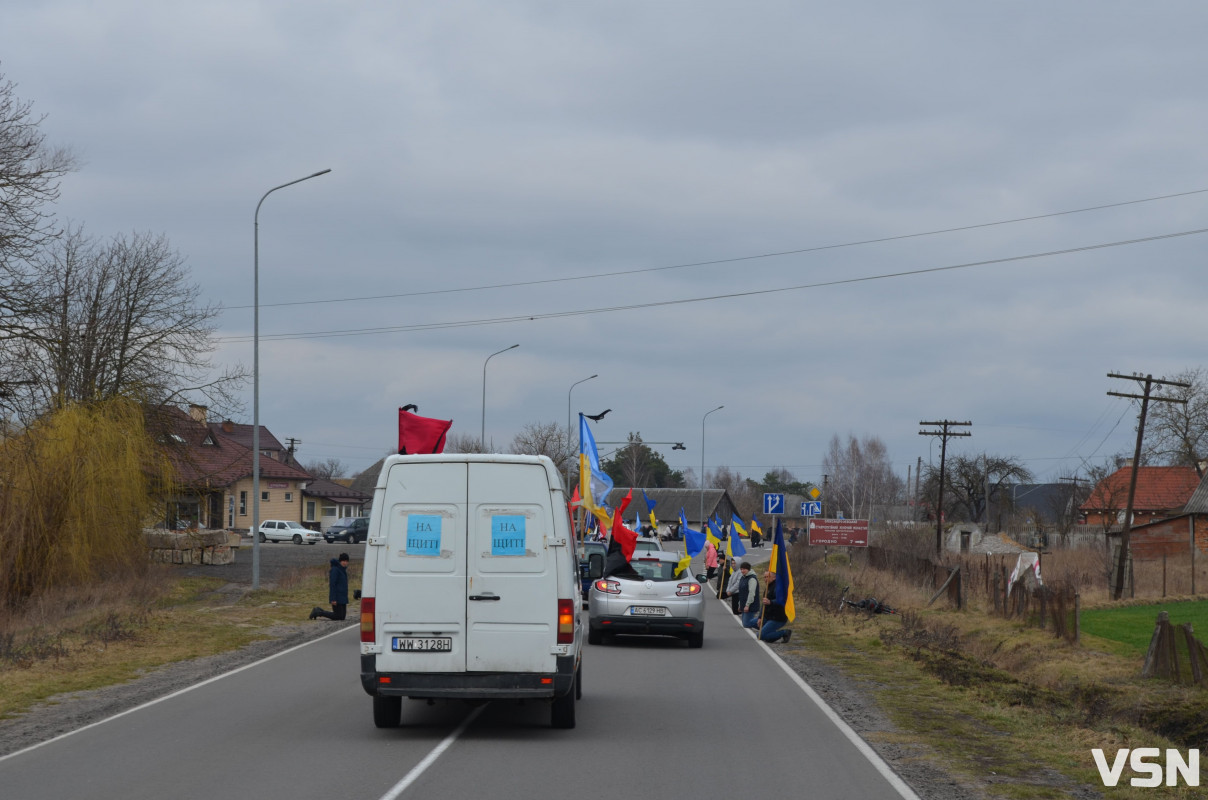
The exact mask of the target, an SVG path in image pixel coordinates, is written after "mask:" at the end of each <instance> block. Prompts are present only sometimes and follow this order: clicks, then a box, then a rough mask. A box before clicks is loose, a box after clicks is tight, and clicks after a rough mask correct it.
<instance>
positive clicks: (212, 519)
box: [153, 405, 318, 531]
mask: <svg viewBox="0 0 1208 800" xmlns="http://www.w3.org/2000/svg"><path fill="white" fill-rule="evenodd" d="M157 412H158V413H157V414H156V418H155V421H154V423H153V430H154V431H156V433H155V436H156V438H157V439H158V440H159V441H160V442H161V444H163V445H164V446H165V452H166V453H167V456H168V458H169V460H170V461H171V462H172V464H173V466H174V467H175V468H176V473H177V486H176V487H175V491H173V492H171V493H170V494H169V495H168V496H166V497H165V498H164V500H165V506H164V519H163V520H162V522H163V523H164V524H165V525H166V526H167V527H169V528H175V527H177V525H178V523H180V522H183V523H184V524H185V525H187V526H190V527H195V528H199V529H209V530H217V529H228V530H243V531H246V530H250V529H251V525H252V492H253V484H252V448H251V440H252V435H251V434H252V426H251V425H239V424H236V423H233V422H231V421H230V420H224V421H223V422H221V423H211V422H209V421H208V420H207V418H206V413H207V410H206V407H205V406H198V405H194V406H190V407H189V411H188V413H185V412H184V411H182V410H180V409H177V408H172V407H166V408H161V409H157ZM313 480H314V478H312V477H311V475H310V474H309V473H307V472H306V470H304V469H302V468H301V467H299V466H297V465H296V464H295V463H293V462H292V459H290V458H289V457H288V452H287V451H286V450H285V448H284V447H282V446H281V443H280V442H279V441H278V440H277V438H276V437H275V436H273V435H272V433H270V432H269V431H268V429H267V428H265V427H264V426H263V425H262V426H260V519H261V520H265V519H283V520H293V521H296V522H305V520H304V518H303V515H304V510H305V507H304V503H303V499H302V493H303V491H304V490H305V489H306V486H307V484H308V483H309V482H310V481H313ZM314 527H316V528H317V527H318V526H317V524H316V525H314Z"/></svg>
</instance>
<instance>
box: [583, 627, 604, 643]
mask: <svg viewBox="0 0 1208 800" xmlns="http://www.w3.org/2000/svg"><path fill="white" fill-rule="evenodd" d="M587 643H588V644H604V632H603V631H599V630H596V629H595V628H588V629H587Z"/></svg>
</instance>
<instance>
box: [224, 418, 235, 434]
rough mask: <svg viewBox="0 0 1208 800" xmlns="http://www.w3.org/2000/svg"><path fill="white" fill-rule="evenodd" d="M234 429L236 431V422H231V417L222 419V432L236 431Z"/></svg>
mask: <svg viewBox="0 0 1208 800" xmlns="http://www.w3.org/2000/svg"><path fill="white" fill-rule="evenodd" d="M234 431H235V423H233V422H231V421H230V420H229V419H224V420H223V421H222V432H223V433H234Z"/></svg>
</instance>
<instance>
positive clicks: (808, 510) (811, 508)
mask: <svg viewBox="0 0 1208 800" xmlns="http://www.w3.org/2000/svg"><path fill="white" fill-rule="evenodd" d="M801 516H803V517H820V516H822V501H821V500H806V501H805V502H804V503H802V504H801Z"/></svg>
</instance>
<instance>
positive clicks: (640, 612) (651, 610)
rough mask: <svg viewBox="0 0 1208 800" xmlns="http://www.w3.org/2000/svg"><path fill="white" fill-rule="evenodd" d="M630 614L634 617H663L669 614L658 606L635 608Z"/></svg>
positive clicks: (631, 609) (630, 610) (632, 608)
mask: <svg viewBox="0 0 1208 800" xmlns="http://www.w3.org/2000/svg"><path fill="white" fill-rule="evenodd" d="M629 613H630V614H633V615H634V616H646V617H662V616H665V615H666V614H667V609H665V608H659V607H658V606H633V607H631V608H630V609H629Z"/></svg>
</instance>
